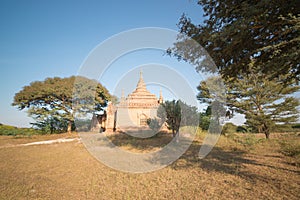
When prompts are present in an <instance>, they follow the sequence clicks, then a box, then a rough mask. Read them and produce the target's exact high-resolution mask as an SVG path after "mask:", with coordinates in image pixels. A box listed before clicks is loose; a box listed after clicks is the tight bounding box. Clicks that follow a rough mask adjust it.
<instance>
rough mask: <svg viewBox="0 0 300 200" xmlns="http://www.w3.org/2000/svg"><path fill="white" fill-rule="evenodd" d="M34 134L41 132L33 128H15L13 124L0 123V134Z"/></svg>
mask: <svg viewBox="0 0 300 200" xmlns="http://www.w3.org/2000/svg"><path fill="white" fill-rule="evenodd" d="M35 134H41V132H40V131H38V130H35V129H33V128H17V127H14V126H9V125H3V124H1V125H0V135H12V136H17V135H26V136H30V135H35Z"/></svg>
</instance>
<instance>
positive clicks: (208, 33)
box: [168, 0, 300, 81]
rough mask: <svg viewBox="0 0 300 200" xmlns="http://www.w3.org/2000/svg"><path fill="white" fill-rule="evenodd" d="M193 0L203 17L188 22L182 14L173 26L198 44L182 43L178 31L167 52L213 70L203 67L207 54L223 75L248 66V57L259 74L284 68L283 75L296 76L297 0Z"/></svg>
mask: <svg viewBox="0 0 300 200" xmlns="http://www.w3.org/2000/svg"><path fill="white" fill-rule="evenodd" d="M198 4H199V5H200V6H202V7H203V10H204V16H205V17H206V20H205V21H204V23H203V24H200V25H197V24H194V23H193V22H192V20H191V19H190V18H188V16H186V15H183V16H182V17H181V19H180V21H179V29H180V33H181V34H182V35H183V36H186V37H190V38H192V39H193V40H194V41H195V42H197V43H199V44H200V45H201V46H202V47H203V49H202V50H201V49H199V48H198V47H197V46H195V45H184V41H185V39H184V38H185V37H183V36H179V40H178V42H177V43H176V44H175V46H174V47H173V48H171V49H169V51H168V52H169V54H172V55H175V56H177V57H178V58H182V59H184V60H186V61H188V62H190V63H192V64H194V65H195V66H196V68H197V70H198V71H202V70H204V71H205V70H206V71H211V72H215V69H214V68H210V67H209V65H213V64H212V63H211V61H212V60H213V62H214V63H215V65H216V67H217V68H218V71H219V72H220V73H221V75H222V77H225V78H230V77H231V78H237V77H238V75H239V74H240V73H242V72H246V73H247V72H249V71H250V70H251V69H250V67H249V64H250V63H252V62H253V61H254V63H253V64H254V66H255V67H256V66H259V67H260V68H261V72H262V73H264V74H272V76H273V77H278V76H279V75H282V74H288V75H289V76H288V77H287V80H291V79H293V80H298V81H299V80H300V64H299V60H300V58H299V47H300V14H299V13H300V12H299V1H298V0H278V1H236V0H234V1H231V0H209V1H208V0H199V1H198ZM187 46H189V47H190V49H188V48H187ZM204 49H205V50H206V51H207V52H208V54H209V55H210V56H211V58H212V59H211V58H210V57H209V56H207V54H205V51H204ZM287 80H286V81H287Z"/></svg>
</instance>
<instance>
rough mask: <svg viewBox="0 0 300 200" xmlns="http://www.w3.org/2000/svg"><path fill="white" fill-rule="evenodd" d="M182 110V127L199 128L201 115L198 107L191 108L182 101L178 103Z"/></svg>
mask: <svg viewBox="0 0 300 200" xmlns="http://www.w3.org/2000/svg"><path fill="white" fill-rule="evenodd" d="M178 103H179V106H180V110H181V121H180V126H198V124H199V113H198V111H197V107H196V106H190V105H188V104H186V103H184V102H182V101H181V100H179V101H178Z"/></svg>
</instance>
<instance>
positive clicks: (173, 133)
mask: <svg viewBox="0 0 300 200" xmlns="http://www.w3.org/2000/svg"><path fill="white" fill-rule="evenodd" d="M172 135H173V137H175V136H176V134H175V130H174V129H172Z"/></svg>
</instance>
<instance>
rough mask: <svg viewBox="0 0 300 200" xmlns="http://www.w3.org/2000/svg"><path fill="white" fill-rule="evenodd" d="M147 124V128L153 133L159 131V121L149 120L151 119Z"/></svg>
mask: <svg viewBox="0 0 300 200" xmlns="http://www.w3.org/2000/svg"><path fill="white" fill-rule="evenodd" d="M147 124H148V126H149V128H150V129H151V130H153V131H154V132H157V131H158V130H159V129H160V127H161V121H160V120H159V119H156V118H154V119H151V118H149V119H147Z"/></svg>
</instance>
